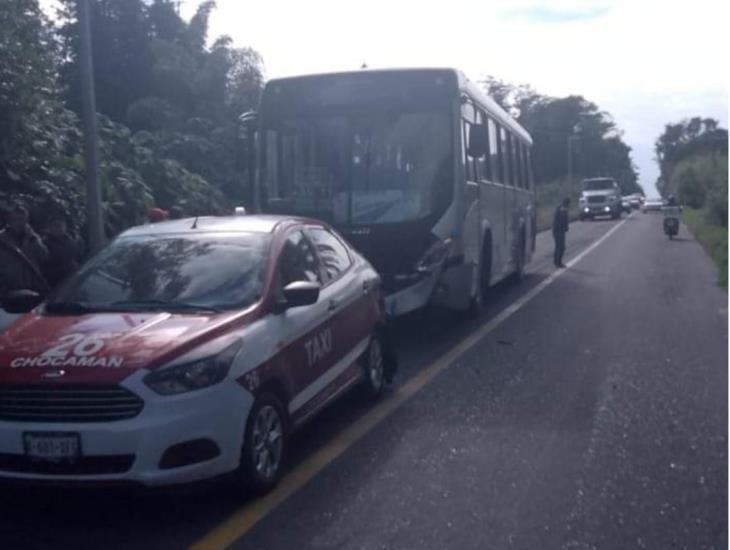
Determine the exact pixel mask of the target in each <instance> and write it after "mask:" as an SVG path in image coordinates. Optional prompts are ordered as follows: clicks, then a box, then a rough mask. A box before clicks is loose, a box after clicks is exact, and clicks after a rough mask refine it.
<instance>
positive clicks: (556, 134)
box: [481, 76, 641, 194]
mask: <svg viewBox="0 0 730 550" xmlns="http://www.w3.org/2000/svg"><path fill="white" fill-rule="evenodd" d="M481 84H482V86H483V87H484V89H485V91H486V92H487V93H488V94H489V95H490V96H491V97H492V98H493V99H494V100H495V101H496V102H497V103H499V104H500V105H501V106H502V107H503V108H504V109H505V110H506V111H507V112H509V113H510V114H511V115H512V116H514V117H515V118H516V119H517V120H518V122H519V123H520V124H521V125H522V126H524V127H525V129H527V131H528V132H530V134H531V135H532V139H533V141H534V146H533V152H532V155H533V165H534V171H535V178H536V180H537V182H538V184H540V183H546V182H552V181H554V180H558V179H560V178H562V177H564V176H565V175H566V174H567V171H568V138H569V137H570V138H571V141H572V149H573V151H572V152H573V158H572V161H573V178H574V180H579V179H580V178H583V177H592V176H612V177H614V178H615V179H616V180H617V181H618V182H619V184H620V185H621V189H622V190H623V192H624V194H630V193H635V192H639V191H641V189H640V187H639V186H638V183H637V178H638V175H637V172H636V168H635V167H634V165H633V164H632V162H631V148H630V147H629V146H628V145H626V144H625V143H624V142H623V140H622V137H621V132H620V131H619V129H618V128H617V126H616V124H615V122H614V121H613V120H612V119H611V116H610V115H609V114H608V113H607V112H605V111H601V110H600V109H599V108H598V106H597V105H596V104H595V103H592V102H590V101H588V100H586V99H584V98H583V97H581V96H568V97H563V98H556V97H550V96H545V95H542V94H540V93H538V92H537V91H535V90H534V89H533V88H532V87H531V86H529V85H524V84H523V85H519V86H515V85H512V84H509V83H506V82H503V81H502V80H499V79H497V78H494V77H491V76H490V77H487V78H486V79H485V80H483V81H482V82H481Z"/></svg>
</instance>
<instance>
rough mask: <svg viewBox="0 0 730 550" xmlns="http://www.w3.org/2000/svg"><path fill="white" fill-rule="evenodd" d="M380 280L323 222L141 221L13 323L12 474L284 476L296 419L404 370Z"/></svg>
mask: <svg viewBox="0 0 730 550" xmlns="http://www.w3.org/2000/svg"><path fill="white" fill-rule="evenodd" d="M379 286H380V279H379V277H378V275H377V273H376V272H375V271H374V270H373V268H372V267H371V266H370V264H369V263H368V262H367V261H366V260H365V259H364V258H363V257H362V256H361V255H360V254H358V253H357V252H356V251H355V250H353V249H352V248H351V247H350V246H349V245H348V244H347V243H346V242H345V241H343V240H342V239H341V238H340V237H339V236H338V235H337V234H336V233H335V232H334V231H333V230H332V229H330V228H329V227H328V226H327V225H325V224H323V223H321V222H317V221H312V220H306V219H301V218H291V217H282V216H235V217H223V218H219V217H206V218H202V217H201V218H199V219H195V220H193V219H187V220H176V221H170V222H163V223H158V224H154V225H146V226H141V227H137V228H133V229H130V230H128V231H126V232H125V233H123V234H122V235H121V236H119V237H118V238H117V239H115V240H114V241H113V242H112V243H111V244H110V245H109V246H108V247H106V248H105V249H104V250H103V251H101V252H100V253H99V254H98V255H97V256H95V257H94V258H93V259H92V260H90V261H89V262H88V263H87V264H86V265H85V266H84V267H82V269H81V270H80V271H79V273H78V274H77V275H76V276H74V277H72V278H71V279H69V280H67V281H66V282H65V283H64V284H63V285H61V287H59V288H58V289H56V290H55V291H54V292H52V293H51V295H49V297H48V298H47V300H46V301H45V302H44V303H43V304H41V305H39V306H37V307H35V309H33V311H30V312H28V313H27V314H25V315H24V316H22V317H21V318H19V319H18V320H17V321H15V323H13V324H12V325H11V326H10V327H9V328H8V329H7V330H6V331H5V332H4V333H3V334H1V335H0V477H3V478H24V479H44V480H55V481H58V480H61V481H70V482H76V481H94V482H100V481H101V482H104V481H130V482H139V483H142V484H145V485H164V484H173V483H183V482H190V481H195V480H200V479H204V478H210V477H214V476H218V475H220V474H224V473H227V472H236V474H237V475H240V478H241V479H242V480H245V481H246V482H248V483H249V484H250V485H251V486H252V487H253V488H255V489H258V490H266V489H268V488H270V487H271V486H273V485H274V484H275V483H276V481H277V479H278V477H279V476H280V473H281V469H282V463H283V461H284V457H285V453H286V444H287V436H288V434H290V433H291V431H292V430H293V429H296V428H297V427H298V426H300V425H301V424H302V423H303V422H305V421H306V420H307V419H308V418H310V417H312V415H314V414H315V413H316V412H317V411H319V410H320V409H321V408H322V407H324V406H325V405H326V404H327V403H329V402H331V401H332V400H333V399H334V398H335V397H337V396H338V395H340V394H342V393H343V392H344V391H345V390H347V389H349V388H351V387H353V386H355V385H358V384H361V385H362V386H363V388H364V389H365V390H367V391H368V392H369V393H370V394H372V395H373V396H377V395H378V394H379V393H380V392H381V391H382V388H383V385H384V384H385V383H386V382H388V381H389V380H390V378H391V376H392V374H393V372H394V369H395V361H394V358H393V356H392V353H390V352H389V347H388V345H387V337H386V333H385V328H384V317H383V306H382V299H381V296H380V288H379ZM4 305H5V307H6V308H7V309H10V310H15V311H17V310H22V309H25V310H26V311H28V310H30V309H31V308H32V307H34V306H36V305H37V300H36V302H34V295H33V294H32V293H29V292H25V293H24V292H15V293H12V294H11V295H10V296H9V297H8V298H7V299H6V301H5V303H4Z"/></svg>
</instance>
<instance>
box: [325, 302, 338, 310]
mask: <svg viewBox="0 0 730 550" xmlns="http://www.w3.org/2000/svg"><path fill="white" fill-rule="evenodd" d="M336 309H337V302H335V301H334V300H330V303H329V305H328V306H327V310H328V311H334V310H336Z"/></svg>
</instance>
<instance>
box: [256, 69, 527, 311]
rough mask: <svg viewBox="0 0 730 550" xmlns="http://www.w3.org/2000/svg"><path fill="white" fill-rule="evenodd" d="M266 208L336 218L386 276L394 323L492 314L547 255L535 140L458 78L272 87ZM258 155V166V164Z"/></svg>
mask: <svg viewBox="0 0 730 550" xmlns="http://www.w3.org/2000/svg"><path fill="white" fill-rule="evenodd" d="M247 120H248V121H256V122H255V124H249V128H251V127H255V128H256V130H257V131H258V133H259V139H257V140H253V139H249V140H248V142H249V143H253V142H254V141H255V142H256V143H259V144H260V151H259V155H258V158H259V159H260V169H259V171H258V173H259V175H260V180H259V182H258V186H257V190H258V194H257V202H258V203H259V204H258V206H259V207H260V208H261V210H263V211H264V212H272V213H286V214H293V215H306V216H310V217H315V218H319V219H323V220H325V221H327V222H329V223H330V224H331V225H332V226H333V227H335V228H336V229H338V230H339V231H341V232H342V233H343V234H344V235H345V236H346V237H347V239H348V240H350V242H352V243H353V244H354V245H355V246H356V247H357V248H358V250H360V251H361V252H362V253H363V254H364V255H365V257H367V258H368V259H369V260H370V261H371V262H372V263H373V265H374V266H375V267H376V269H377V270H378V271H379V272H380V274H381V276H382V277H383V288H384V290H385V292H386V294H387V296H386V309H387V311H388V313H389V314H390V315H401V314H404V313H407V312H410V311H413V310H416V309H419V308H421V307H423V306H425V305H426V304H427V303H430V302H431V303H437V304H440V305H444V306H447V307H450V308H454V309H458V310H465V311H472V312H474V311H478V310H479V308H480V306H481V303H482V297H483V296H484V295H485V293H486V290H487V288H488V287H489V286H490V285H493V284H495V283H496V282H498V281H500V280H502V279H505V278H507V277H511V278H513V279H514V280H520V279H521V277H522V274H523V271H524V268H525V265H526V264H527V263H528V262H529V260H530V258H531V256H532V252H533V250H534V247H535V235H536V229H535V226H536V212H535V199H534V192H533V183H532V180H533V177H532V169H531V158H530V155H531V146H532V139H531V138H530V135H529V134H528V133H527V132H526V131H525V129H524V128H522V127H521V126H520V125H519V124H518V123H517V122H516V121H515V120H514V119H513V118H512V117H510V116H509V114H507V113H506V112H505V111H504V110H503V109H501V108H500V107H499V106H498V105H497V104H496V103H495V101H493V100H492V99H491V98H489V97H488V96H486V95H485V94H484V93H483V92H482V90H481V88H480V87H479V86H478V85H477V84H476V83H474V82H471V81H469V80H468V79H467V78H466V77H465V76H464V75H463V74H462V73H461V72H459V71H456V70H453V69H405V70H362V71H357V72H348V73H334V74H322V75H310V76H302V77H295V78H283V79H276V80H270V81H269V82H268V83H267V84H266V87H265V89H264V91H263V95H262V98H261V105H260V111H259V113H258V117H257V119H256V117H254V116H250V117H248V118H247ZM252 157H253V155H252V156H251V157H249V158H252Z"/></svg>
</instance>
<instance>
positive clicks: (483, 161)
mask: <svg viewBox="0 0 730 550" xmlns="http://www.w3.org/2000/svg"><path fill="white" fill-rule="evenodd" d="M477 119H478V121H479V124H480V125H481V126H483V127H485V128H487V121H488V119H487V115H485V114H484V112H483V111H480V110H477ZM491 142H492V140H491V136H490V135H489V130H487V151H491V146H492V143H491ZM490 160H491V155H490V154H489V153H487V154H486V155H482V156H481V157H479V158H478V159H477V170H478V173H477V175H478V176H479V181H491V180H492V165H491V163H490Z"/></svg>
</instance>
